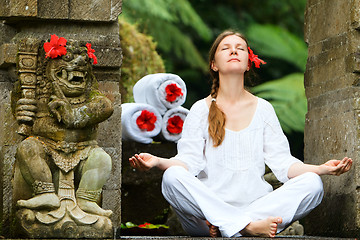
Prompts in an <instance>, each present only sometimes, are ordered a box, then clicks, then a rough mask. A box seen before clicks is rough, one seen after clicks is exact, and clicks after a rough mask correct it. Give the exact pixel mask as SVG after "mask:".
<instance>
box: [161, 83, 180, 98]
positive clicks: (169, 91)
mask: <svg viewBox="0 0 360 240" xmlns="http://www.w3.org/2000/svg"><path fill="white" fill-rule="evenodd" d="M165 92H166V101H168V102H174V101H175V100H176V98H177V97H179V96H182V95H183V93H182V90H181V88H179V87H178V86H177V85H176V84H175V83H172V84H169V85H167V86H166V87H165Z"/></svg>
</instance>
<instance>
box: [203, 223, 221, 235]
mask: <svg viewBox="0 0 360 240" xmlns="http://www.w3.org/2000/svg"><path fill="white" fill-rule="evenodd" d="M206 225H207V226H208V227H209V235H210V237H212V238H215V237H221V233H220V231H219V228H218V227H217V226H214V225H212V224H211V223H210V222H209V221H207V220H206Z"/></svg>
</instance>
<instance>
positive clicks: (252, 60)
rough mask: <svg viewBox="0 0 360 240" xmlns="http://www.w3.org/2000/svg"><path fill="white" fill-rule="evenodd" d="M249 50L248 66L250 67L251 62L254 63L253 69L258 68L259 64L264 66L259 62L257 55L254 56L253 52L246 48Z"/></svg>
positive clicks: (262, 62)
mask: <svg viewBox="0 0 360 240" xmlns="http://www.w3.org/2000/svg"><path fill="white" fill-rule="evenodd" d="M248 49H249V62H250V63H249V66H251V62H253V63H255V67H257V68H260V63H261V64H266V62H264V61H263V60H261V59H260V58H259V57H258V55H255V54H254V52H253V50H251V49H250V47H248Z"/></svg>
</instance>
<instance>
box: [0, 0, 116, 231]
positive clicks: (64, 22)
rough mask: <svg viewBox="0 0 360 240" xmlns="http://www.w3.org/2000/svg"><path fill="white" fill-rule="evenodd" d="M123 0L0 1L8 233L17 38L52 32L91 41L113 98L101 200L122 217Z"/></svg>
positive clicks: (2, 170) (104, 127) (0, 117)
mask: <svg viewBox="0 0 360 240" xmlns="http://www.w3.org/2000/svg"><path fill="white" fill-rule="evenodd" d="M121 4H122V0H85V1H80V0H57V1H52V0H5V1H1V7H0V196H1V197H0V214H1V215H0V235H4V236H9V234H10V232H9V231H10V225H11V222H12V214H13V211H12V206H13V202H12V184H11V181H12V177H13V165H14V161H15V151H16V147H17V144H18V143H19V142H20V141H21V137H20V136H19V135H17V134H16V133H15V130H16V129H17V123H16V121H15V119H14V117H13V116H12V113H11V106H10V104H11V99H10V98H11V97H10V95H11V91H12V88H13V84H14V82H15V81H16V79H17V76H16V71H15V70H16V68H15V63H16V51H17V43H18V41H19V40H20V39H23V38H28V37H31V38H37V39H40V40H44V41H47V40H49V39H50V35H51V34H56V35H58V36H59V37H65V38H66V39H68V40H69V39H74V40H78V41H86V42H90V43H91V44H92V48H93V49H95V55H96V56H97V58H98V64H97V65H95V66H94V73H95V76H96V78H97V80H98V82H99V87H100V90H101V91H102V92H103V93H105V95H106V96H107V97H108V98H109V99H111V100H112V102H113V105H114V113H113V115H112V116H111V117H110V118H109V119H108V120H107V121H105V122H103V123H101V124H100V126H99V131H98V142H99V145H100V146H101V147H103V148H104V150H105V151H106V152H107V153H109V154H110V156H111V157H112V160H113V168H112V174H111V177H110V179H109V180H108V182H107V183H106V185H105V186H104V191H103V197H102V199H103V203H102V206H103V208H105V209H111V210H113V212H114V214H113V216H112V218H111V220H112V222H113V226H114V227H118V226H120V222H121V189H120V188H121V187H120V185H121V124H120V117H121V98H120V93H119V81H120V66H121V62H122V57H121V56H122V54H121V48H120V38H119V26H118V21H117V17H118V15H119V14H120V13H121Z"/></svg>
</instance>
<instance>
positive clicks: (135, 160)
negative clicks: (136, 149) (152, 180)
mask: <svg viewBox="0 0 360 240" xmlns="http://www.w3.org/2000/svg"><path fill="white" fill-rule="evenodd" d="M129 162H130V165H131V166H132V167H133V168H136V169H138V170H140V171H148V170H150V169H151V168H153V167H156V166H157V165H158V163H159V158H158V157H156V156H154V155H151V154H149V153H140V154H135V155H134V156H132V157H131V158H129Z"/></svg>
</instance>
